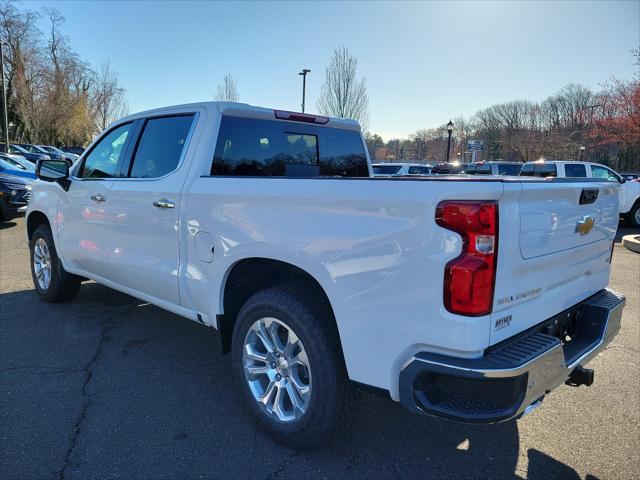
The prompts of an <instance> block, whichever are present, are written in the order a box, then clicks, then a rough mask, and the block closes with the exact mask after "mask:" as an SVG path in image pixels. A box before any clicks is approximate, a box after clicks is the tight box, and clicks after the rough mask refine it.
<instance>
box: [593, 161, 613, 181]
mask: <svg viewBox="0 0 640 480" xmlns="http://www.w3.org/2000/svg"><path fill="white" fill-rule="evenodd" d="M591 173H592V175H593V178H604V179H606V180H607V181H609V182H617V181H618V176H617V175H616V174H615V173H613V172H612V171H611V170H609V169H608V168H605V167H599V166H597V165H591Z"/></svg>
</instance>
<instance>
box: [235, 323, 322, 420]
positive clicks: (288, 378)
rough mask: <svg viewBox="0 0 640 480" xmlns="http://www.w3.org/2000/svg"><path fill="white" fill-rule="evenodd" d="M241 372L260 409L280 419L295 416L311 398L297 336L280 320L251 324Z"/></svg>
mask: <svg viewBox="0 0 640 480" xmlns="http://www.w3.org/2000/svg"><path fill="white" fill-rule="evenodd" d="M242 365H243V367H244V376H245V379H246V381H247V384H248V385H249V390H251V393H252V394H253V398H255V400H256V402H258V406H259V407H260V409H261V410H262V411H263V412H265V413H266V414H267V416H269V417H272V418H274V419H275V420H277V421H280V422H285V423H286V422H292V421H295V420H298V419H299V418H300V417H301V416H302V415H304V413H305V412H306V411H307V408H308V406H309V400H310V399H311V369H310V367H309V359H308V358H307V353H306V351H305V349H304V345H302V342H301V341H300V339H299V338H298V337H297V336H296V334H295V333H294V332H293V330H292V329H291V327H289V326H288V325H287V324H286V323H284V322H283V321H282V320H278V319H275V318H261V319H260V320H257V321H256V322H254V323H253V325H251V328H250V329H249V331H248V332H247V335H246V336H245V339H244V350H243V352H242Z"/></svg>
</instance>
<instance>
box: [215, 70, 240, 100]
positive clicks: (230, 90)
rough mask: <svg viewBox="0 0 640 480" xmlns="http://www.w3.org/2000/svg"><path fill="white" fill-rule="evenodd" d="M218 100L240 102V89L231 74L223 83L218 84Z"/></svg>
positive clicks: (225, 77)
mask: <svg viewBox="0 0 640 480" xmlns="http://www.w3.org/2000/svg"><path fill="white" fill-rule="evenodd" d="M216 100H217V101H218V102H237V101H239V95H238V88H237V87H236V82H235V81H234V80H233V77H232V76H231V75H229V74H227V75H225V76H224V78H223V79H222V83H220V84H218V88H217V94H216Z"/></svg>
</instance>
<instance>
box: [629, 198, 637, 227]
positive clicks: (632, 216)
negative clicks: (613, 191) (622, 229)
mask: <svg viewBox="0 0 640 480" xmlns="http://www.w3.org/2000/svg"><path fill="white" fill-rule="evenodd" d="M627 222H629V223H630V224H631V226H632V227H635V228H640V201H639V202H636V203H635V204H634V205H633V207H631V210H629V213H627Z"/></svg>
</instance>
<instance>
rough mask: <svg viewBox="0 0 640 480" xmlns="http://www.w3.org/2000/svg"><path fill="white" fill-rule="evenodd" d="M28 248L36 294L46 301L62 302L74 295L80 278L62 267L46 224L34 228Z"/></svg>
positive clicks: (78, 287) (78, 286)
mask: <svg viewBox="0 0 640 480" xmlns="http://www.w3.org/2000/svg"><path fill="white" fill-rule="evenodd" d="M29 248H30V251H31V276H32V278H33V285H34V286H35V287H36V291H37V292H38V294H39V295H40V296H41V297H42V298H43V299H44V300H46V301H47V302H64V301H66V300H71V299H72V298H73V297H75V296H76V295H77V293H78V290H79V289H80V283H81V281H82V280H81V278H80V277H78V276H76V275H72V274H70V273H69V272H67V271H66V270H65V269H64V268H63V267H62V263H61V262H60V259H59V258H58V253H57V252H56V247H55V245H54V243H53V235H51V229H50V228H49V227H48V226H47V225H40V226H39V227H38V228H36V231H35V232H34V233H33V236H32V237H31V240H30V241H29Z"/></svg>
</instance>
